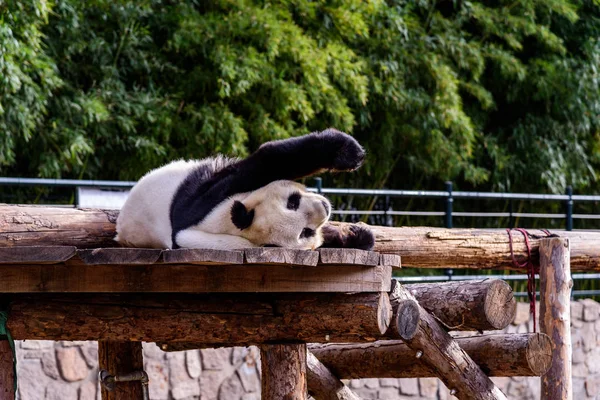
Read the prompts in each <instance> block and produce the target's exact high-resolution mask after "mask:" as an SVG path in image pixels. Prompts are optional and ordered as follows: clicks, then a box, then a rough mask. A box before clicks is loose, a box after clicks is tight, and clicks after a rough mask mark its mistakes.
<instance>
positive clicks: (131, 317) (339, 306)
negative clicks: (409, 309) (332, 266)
mask: <svg viewBox="0 0 600 400" xmlns="http://www.w3.org/2000/svg"><path fill="white" fill-rule="evenodd" d="M390 319H391V305H390V302H389V298H388V294H387V293H385V292H383V293H367V294H362V293H361V294H345V293H340V294H271V295H268V296H265V295H250V294H236V295H235V296H234V297H233V296H227V295H152V296H151V297H148V296H135V295H127V296H125V295H110V296H109V295H77V296H74V295H68V296H67V295H36V296H28V295H13V296H12V297H11V299H10V311H9V318H8V328H9V329H10V332H11V333H12V335H13V337H14V338H15V339H19V340H26V339H27V340H119V341H125V340H133V341H147V342H164V341H169V342H173V341H174V342H177V341H180V342H199V343H203V344H204V345H205V346H209V347H218V346H248V345H255V344H261V343H269V342H270V343H273V342H277V341H279V342H281V341H304V342H317V343H320V342H328V341H337V342H364V341H373V340H375V338H377V337H380V336H381V335H382V333H384V332H385V331H386V330H387V328H388V325H389V323H390Z"/></svg>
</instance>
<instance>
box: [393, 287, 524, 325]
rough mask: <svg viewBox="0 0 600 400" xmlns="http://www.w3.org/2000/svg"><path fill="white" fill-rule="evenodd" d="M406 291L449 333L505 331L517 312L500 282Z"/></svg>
mask: <svg viewBox="0 0 600 400" xmlns="http://www.w3.org/2000/svg"><path fill="white" fill-rule="evenodd" d="M404 287H405V288H406V289H407V290H408V291H410V293H411V294H412V295H413V296H415V299H416V300H417V301H418V302H419V304H420V305H421V306H422V307H423V308H424V309H425V310H427V311H428V312H430V313H431V314H433V315H434V316H435V317H436V318H437V319H438V321H440V322H442V323H443V324H444V325H445V327H446V329H448V330H453V331H470V330H475V331H493V330H499V329H504V328H505V327H507V326H508V324H510V323H511V322H512V321H513V320H514V318H515V314H516V312H517V302H516V301H515V297H514V294H513V290H512V288H511V287H510V285H509V284H508V283H506V282H504V281H502V280H500V279H485V280H477V281H454V282H445V283H420V284H412V285H404ZM392 306H394V304H392Z"/></svg>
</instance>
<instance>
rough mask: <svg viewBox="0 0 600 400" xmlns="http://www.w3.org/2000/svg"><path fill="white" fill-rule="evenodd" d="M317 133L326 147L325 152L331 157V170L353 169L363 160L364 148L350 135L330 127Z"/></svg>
mask: <svg viewBox="0 0 600 400" xmlns="http://www.w3.org/2000/svg"><path fill="white" fill-rule="evenodd" d="M317 135H318V136H319V137H320V138H321V139H322V140H323V142H324V143H323V144H324V145H325V146H327V147H328V149H327V153H328V154H329V155H330V156H331V157H332V158H331V165H330V168H329V169H331V170H333V171H353V170H355V169H357V168H358V167H360V166H361V164H362V163H363V161H364V160H365V155H366V153H365V150H364V149H363V148H362V146H361V145H360V144H359V143H358V142H357V141H356V139H354V138H353V137H352V136H350V135H348V134H346V133H343V132H340V131H338V130H336V129H333V128H330V129H326V130H324V131H322V132H319V133H317Z"/></svg>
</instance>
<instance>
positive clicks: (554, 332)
mask: <svg viewBox="0 0 600 400" xmlns="http://www.w3.org/2000/svg"><path fill="white" fill-rule="evenodd" d="M570 249H571V248H570V244H569V239H567V238H548V239H542V240H541V241H540V303H541V304H540V328H541V331H542V333H545V334H546V335H548V336H550V339H551V340H552V364H551V367H550V370H549V371H548V372H547V373H546V375H544V376H543V377H542V390H541V398H542V400H571V399H572V398H573V388H572V383H571V351H572V348H571V304H570V302H571V288H572V287H573V280H572V279H571V265H570V258H571V256H570Z"/></svg>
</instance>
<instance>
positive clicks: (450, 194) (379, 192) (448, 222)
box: [0, 177, 600, 231]
mask: <svg viewBox="0 0 600 400" xmlns="http://www.w3.org/2000/svg"><path fill="white" fill-rule="evenodd" d="M135 183H136V182H133V181H92V180H76V179H38V178H7V177H0V186H30V187H34V186H44V187H70V188H74V189H76V188H99V189H120V190H126V189H131V188H132V187H133V185H135ZM315 183H316V185H315V187H309V188H308V190H310V191H313V192H317V193H322V194H326V195H337V196H362V197H383V198H385V199H391V198H424V199H425V198H427V199H442V200H443V201H444V203H445V209H444V210H443V211H442V210H440V211H399V210H392V209H389V207H384V209H383V210H334V211H333V214H334V215H366V216H372V215H380V216H384V217H387V216H428V217H431V216H433V217H435V216H439V217H443V220H444V226H445V227H446V228H452V226H453V219H454V217H481V218H509V219H514V218H546V219H564V228H565V229H566V230H568V231H570V230H573V220H575V219H584V220H600V214H574V213H573V205H574V203H575V202H576V201H577V202H600V196H596V195H574V194H573V189H572V188H571V187H570V186H569V187H568V188H567V191H566V194H537V193H497V192H465V191H453V190H452V182H446V184H445V189H446V190H441V191H433V190H386V189H350V188H349V189H344V188H324V187H322V180H321V178H315ZM455 199H470V200H473V199H479V200H538V201H545V202H548V201H550V202H561V203H563V204H564V209H565V212H564V213H527V212H514V211H513V210H512V209H511V210H509V211H507V212H467V211H453V208H454V207H453V204H454V200H455ZM72 205H73V206H78V205H79V202H78V198H77V196H75V200H74V204H72Z"/></svg>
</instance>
